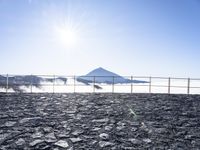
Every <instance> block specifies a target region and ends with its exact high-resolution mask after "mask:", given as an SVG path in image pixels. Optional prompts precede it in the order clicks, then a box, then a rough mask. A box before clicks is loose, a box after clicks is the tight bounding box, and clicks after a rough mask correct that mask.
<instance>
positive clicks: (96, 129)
mask: <svg viewBox="0 0 200 150" xmlns="http://www.w3.org/2000/svg"><path fill="white" fill-rule="evenodd" d="M99 130H101V128H98V127H96V128H93V129H92V130H91V131H99Z"/></svg>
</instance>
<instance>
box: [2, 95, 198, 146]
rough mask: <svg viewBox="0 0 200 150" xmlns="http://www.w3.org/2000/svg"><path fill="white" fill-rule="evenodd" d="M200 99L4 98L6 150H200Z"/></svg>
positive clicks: (94, 96)
mask: <svg viewBox="0 0 200 150" xmlns="http://www.w3.org/2000/svg"><path fill="white" fill-rule="evenodd" d="M199 118H200V96H199V95H165V94H162V95H161V94H103V93H102V94H77V93H75V94H53V95H52V94H14V93H13V94H3V93H2V94H0V149H2V150H7V149H9V150H15V149H32V150H34V149H43V150H62V149H67V150H76V149H88V150H92V149H97V150H98V149H99V150H101V149H105V150H143V149H150V150H151V149H152V150H156V149H159V150H165V149H170V150H177V149H180V150H188V149H194V150H198V149H199V148H200V134H199V133H200V128H199V126H200V120H199Z"/></svg>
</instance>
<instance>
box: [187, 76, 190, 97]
mask: <svg viewBox="0 0 200 150" xmlns="http://www.w3.org/2000/svg"><path fill="white" fill-rule="evenodd" d="M187 94H190V78H188V86H187Z"/></svg>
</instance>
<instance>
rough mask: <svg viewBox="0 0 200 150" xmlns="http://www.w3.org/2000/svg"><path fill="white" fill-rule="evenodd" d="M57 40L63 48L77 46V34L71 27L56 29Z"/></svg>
mask: <svg viewBox="0 0 200 150" xmlns="http://www.w3.org/2000/svg"><path fill="white" fill-rule="evenodd" d="M56 34H57V38H58V40H59V41H60V42H61V43H62V44H64V45H65V46H73V45H75V44H77V41H78V32H77V31H76V30H75V29H73V28H71V27H56Z"/></svg>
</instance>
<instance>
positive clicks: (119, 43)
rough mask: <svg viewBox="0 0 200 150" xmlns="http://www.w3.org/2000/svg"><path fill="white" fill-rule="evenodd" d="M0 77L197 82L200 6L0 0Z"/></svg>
mask: <svg viewBox="0 0 200 150" xmlns="http://www.w3.org/2000/svg"><path fill="white" fill-rule="evenodd" d="M0 60H1V61H0V74H4V73H11V74H58V75H73V74H76V75H82V74H86V73H88V72H89V71H91V70H93V69H95V68H97V67H103V68H105V69H108V70H110V71H113V72H115V73H118V74H120V75H138V76H139V75H141V76H150V75H151V76H175V77H200V69H199V68H200V67H199V65H200V1H199V0H0Z"/></svg>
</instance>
